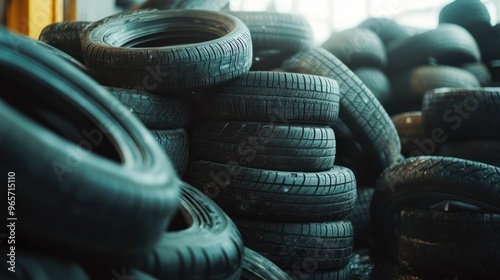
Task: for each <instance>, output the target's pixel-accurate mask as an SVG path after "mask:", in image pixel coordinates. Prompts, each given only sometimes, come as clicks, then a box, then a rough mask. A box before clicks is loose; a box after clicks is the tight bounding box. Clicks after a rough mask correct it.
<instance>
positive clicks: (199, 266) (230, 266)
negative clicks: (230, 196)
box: [132, 183, 244, 280]
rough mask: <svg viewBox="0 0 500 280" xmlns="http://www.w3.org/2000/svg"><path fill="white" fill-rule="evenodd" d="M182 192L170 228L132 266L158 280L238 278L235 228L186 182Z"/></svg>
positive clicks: (240, 259)
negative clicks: (152, 247)
mask: <svg viewBox="0 0 500 280" xmlns="http://www.w3.org/2000/svg"><path fill="white" fill-rule="evenodd" d="M181 191H182V195H181V201H180V207H179V211H178V213H177V216H176V217H175V218H174V220H173V222H172V224H171V225H170V227H169V229H168V230H167V231H166V232H165V233H164V234H163V236H162V238H161V240H160V242H159V243H158V244H157V245H156V247H155V248H154V249H153V250H151V251H150V252H149V253H147V254H145V255H143V256H142V257H141V258H140V259H137V261H136V262H135V263H134V264H133V265H132V266H133V267H135V268H137V269H140V270H142V271H144V272H146V273H149V274H151V275H153V276H154V277H157V278H159V279H193V280H195V279H220V280H223V279H233V280H237V279H239V277H240V273H241V267H242V262H243V248H244V247H243V242H242V239H241V235H240V233H239V231H238V229H237V228H236V226H235V225H234V223H233V222H232V220H231V219H230V218H229V217H228V216H227V215H226V213H225V212H224V211H223V210H222V209H220V207H218V206H217V204H215V203H214V202H213V201H212V200H211V199H210V198H208V197H207V196H205V195H204V194H203V193H202V192H200V191H198V190H197V189H195V188H194V187H192V186H190V185H188V184H185V183H183V184H182V187H181Z"/></svg>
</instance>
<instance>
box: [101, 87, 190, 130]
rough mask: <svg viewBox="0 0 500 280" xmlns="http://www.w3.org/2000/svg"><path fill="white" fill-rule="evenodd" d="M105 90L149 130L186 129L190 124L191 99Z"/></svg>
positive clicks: (129, 90)
mask: <svg viewBox="0 0 500 280" xmlns="http://www.w3.org/2000/svg"><path fill="white" fill-rule="evenodd" d="M107 90H108V91H109V92H110V93H111V95H113V96H114V97H115V98H117V99H118V100H120V102H121V103H122V104H123V105H124V106H125V107H127V108H128V109H129V111H130V112H132V113H133V114H134V115H135V116H136V117H137V118H139V120H141V122H142V123H143V124H144V125H145V126H146V127H147V128H149V129H174V128H186V127H187V126H188V125H189V124H190V122H191V114H192V106H193V104H192V101H191V99H188V98H184V99H174V98H166V97H163V96H159V95H155V94H150V93H148V92H146V91H141V90H133V89H124V88H115V87H107Z"/></svg>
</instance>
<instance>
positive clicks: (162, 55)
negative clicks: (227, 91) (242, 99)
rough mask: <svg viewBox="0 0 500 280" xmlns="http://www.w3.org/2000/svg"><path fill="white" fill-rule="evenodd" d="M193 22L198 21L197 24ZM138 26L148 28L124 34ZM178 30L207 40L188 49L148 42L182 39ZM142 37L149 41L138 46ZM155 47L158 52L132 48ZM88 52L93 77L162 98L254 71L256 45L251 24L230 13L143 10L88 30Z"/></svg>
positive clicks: (85, 47) (85, 43)
mask: <svg viewBox="0 0 500 280" xmlns="http://www.w3.org/2000/svg"><path fill="white" fill-rule="evenodd" d="M189 18H196V19H197V20H196V21H194V23H193V22H189V21H187V20H186V19H189ZM166 22H168V23H169V24H165V23H166ZM134 23H137V24H139V23H140V24H141V25H146V26H148V28H142V29H140V31H139V30H136V29H134V28H128V29H126V32H125V31H123V30H122V29H120V28H122V27H123V26H126V25H128V26H133V24H134ZM167 26H168V27H167ZM172 26H176V28H178V29H182V31H183V34H186V33H189V32H191V33H195V35H193V36H194V37H196V36H199V37H203V40H205V41H203V42H202V43H191V44H188V43H186V42H185V41H183V39H180V42H179V43H182V44H184V45H183V47H179V46H177V45H173V46H172V45H167V46H165V44H163V46H160V47H154V45H155V43H156V41H155V40H153V39H150V40H147V38H151V36H153V38H155V37H154V36H156V37H158V36H160V35H159V34H161V36H163V37H161V36H160V37H161V38H156V40H160V39H161V40H165V39H170V40H178V39H179V37H176V36H178V34H177V33H176V32H177V31H179V30H178V29H176V28H173V27H172ZM138 32H142V33H141V35H142V37H141V38H146V39H143V40H145V42H142V43H134V42H135V41H134V38H137V36H138V34H137V33H138ZM110 34H112V35H113V36H111V35H110ZM199 37H198V38H199ZM206 37H210V39H211V40H208V41H206V40H207V38H206ZM213 37H216V38H217V39H214V38H213ZM183 38H184V37H183ZM138 40H139V39H138ZM149 43H151V44H152V45H153V47H148V48H137V47H127V44H132V45H133V44H136V46H141V45H144V44H145V45H148V44H149ZM82 49H83V54H84V58H85V64H86V66H87V69H88V70H89V73H90V74H91V75H92V76H93V77H94V78H95V79H97V80H98V81H99V82H100V83H101V84H103V85H106V86H113V87H121V88H133V89H143V90H146V91H149V92H151V93H154V94H160V95H169V94H173V93H182V92H191V91H193V90H198V89H202V88H207V87H211V86H215V85H218V84H222V83H225V82H227V81H229V80H231V79H234V78H236V77H239V76H240V75H242V74H243V73H246V72H248V70H249V69H250V67H251V64H252V42H251V37H250V32H249V31H248V28H247V27H246V26H245V24H244V23H243V22H241V21H240V20H239V19H237V18H236V17H233V16H230V15H227V14H225V13H224V12H213V11H208V10H188V9H181V10H138V11H133V12H125V13H120V14H117V15H113V16H110V17H107V18H104V19H102V20H100V21H97V22H94V23H93V24H92V25H90V26H89V27H88V28H87V29H85V32H84V36H83V41H82Z"/></svg>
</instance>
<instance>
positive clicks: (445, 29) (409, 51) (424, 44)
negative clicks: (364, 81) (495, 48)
mask: <svg viewBox="0 0 500 280" xmlns="http://www.w3.org/2000/svg"><path fill="white" fill-rule="evenodd" d="M388 58H389V72H390V73H392V74H394V73H398V72H401V71H407V70H409V69H411V68H413V67H416V66H419V65H424V64H428V63H429V60H430V59H431V58H432V59H434V60H435V62H436V63H437V64H443V65H461V64H464V63H468V62H476V61H479V60H480V59H481V54H480V51H479V47H478V45H477V43H476V40H475V39H474V38H473V37H472V35H471V34H470V33H469V32H468V31H467V30H465V29H464V28H463V27H461V26H458V25H455V24H441V25H439V26H438V27H437V28H436V29H433V30H429V31H426V32H423V33H420V34H417V35H414V36H411V37H409V38H407V39H405V40H403V41H401V42H399V43H398V44H397V45H395V46H393V47H392V48H391V49H389V50H388Z"/></svg>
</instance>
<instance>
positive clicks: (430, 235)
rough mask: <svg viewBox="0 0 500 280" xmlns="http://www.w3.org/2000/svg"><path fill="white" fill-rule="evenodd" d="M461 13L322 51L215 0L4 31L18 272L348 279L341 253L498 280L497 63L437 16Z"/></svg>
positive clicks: (260, 16) (274, 21) (339, 40)
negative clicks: (360, 250)
mask: <svg viewBox="0 0 500 280" xmlns="http://www.w3.org/2000/svg"><path fill="white" fill-rule="evenodd" d="M478 3H480V2H479V1H464V0H459V1H456V2H453V3H452V4H450V5H449V6H447V7H445V8H444V9H443V12H442V15H443V16H442V19H441V18H440V19H441V21H442V22H443V24H441V25H440V26H439V27H438V28H436V29H435V30H417V29H413V28H408V27H405V26H401V25H399V24H397V23H396V22H394V21H391V20H388V19H378V18H371V19H367V20H366V21H364V22H363V23H362V24H360V26H359V27H356V28H353V29H351V30H346V31H343V32H340V33H335V34H332V38H330V39H329V40H327V41H326V42H325V43H324V44H323V45H322V46H320V47H315V46H313V45H312V41H313V40H312V39H313V38H312V31H311V28H310V26H309V25H308V23H307V21H306V20H304V19H303V18H301V17H299V16H296V15H290V14H279V13H271V12H239V11H228V10H227V7H228V5H227V4H228V2H227V0H226V1H194V0H193V1H182V3H181V2H180V1H159V0H150V1H147V2H146V3H145V4H144V5H143V6H142V7H138V8H137V11H130V12H125V13H120V14H116V15H113V16H110V17H107V18H105V19H102V20H100V21H97V22H62V23H56V24H53V25H50V26H48V27H47V28H46V29H45V30H44V31H43V32H42V34H41V36H40V41H35V40H30V39H26V38H21V37H19V36H17V35H14V34H10V33H8V32H7V31H5V30H2V31H1V32H2V33H0V35H1V36H2V38H3V39H2V42H4V44H2V47H3V48H4V49H6V50H8V52H9V53H10V54H12V55H13V57H15V59H18V61H19V62H17V64H16V63H15V62H12V60H9V59H8V56H0V58H1V59H2V62H3V63H2V64H1V65H3V66H2V67H3V69H2V73H3V74H4V73H5V76H3V77H5V78H4V81H5V83H11V84H12V83H13V82H14V83H15V85H16V86H19V87H20V89H24V90H21V91H22V92H24V93H23V94H24V95H23V94H22V93H19V94H16V95H6V96H5V97H2V99H1V100H2V101H7V103H6V104H8V105H4V103H1V105H2V106H4V107H5V110H3V109H2V110H0V112H2V113H3V115H4V116H6V117H7V118H8V120H9V122H6V125H5V124H3V126H0V128H2V134H5V135H7V132H9V136H8V137H6V140H4V139H2V141H0V145H1V146H0V147H1V149H2V156H3V155H5V157H3V158H14V159H16V160H18V162H17V163H16V164H14V165H12V164H11V163H10V162H8V163H6V164H4V163H2V165H1V167H2V169H1V170H2V172H4V171H5V173H7V172H8V170H7V168H13V169H16V170H23V171H24V170H25V174H29V176H26V178H25V179H24V180H27V181H21V180H19V182H18V184H19V192H20V194H19V198H18V200H19V209H21V210H23V209H24V211H22V217H23V219H25V221H26V222H25V225H26V226H24V227H20V228H19V229H18V231H19V232H20V234H21V235H22V236H23V235H24V236H25V239H23V240H22V242H21V241H20V242H19V243H21V244H23V243H24V244H26V245H25V246H26V247H25V248H26V253H27V254H28V256H27V257H25V258H31V257H30V256H29V252H32V251H33V252H37V254H40V252H44V253H43V255H44V256H47V257H50V258H55V260H53V259H50V260H47V264H46V266H45V265H44V264H42V265H41V266H39V268H38V270H39V271H31V268H30V266H29V265H26V266H25V267H22V266H21V264H19V265H20V266H21V268H20V269H22V270H23V271H24V272H23V273H25V275H24V276H21V277H24V278H20V279H39V278H37V277H36V276H33V275H40V274H42V273H49V272H50V273H57V274H51V277H49V278H52V279H56V278H57V279H62V278H64V279H89V278H90V279H110V278H113V277H114V278H116V279H120V277H125V276H128V275H130V277H133V276H135V277H137V278H136V279H151V278H150V277H153V279H154V278H157V279H200V278H206V279H239V278H240V277H241V279H288V278H292V279H337V280H338V279H350V278H351V274H352V272H351V268H352V266H351V265H349V264H348V262H349V259H350V258H351V255H352V252H353V246H355V245H358V246H361V245H362V246H366V245H368V247H369V248H370V250H372V251H373V253H374V254H381V255H383V259H384V260H387V261H390V260H391V261H393V262H394V263H396V264H398V265H401V267H402V268H403V270H402V271H399V272H398V273H399V274H397V275H393V277H392V278H400V277H403V276H410V277H442V278H444V277H451V278H454V277H460V278H461V277H481V278H484V279H487V278H488V279H489V278H493V279H494V278H497V276H498V275H500V272H498V268H497V267H495V265H494V264H495V263H498V256H499V251H500V248H499V247H500V245H499V244H500V240H499V239H500V237H499V234H498V232H500V230H499V222H500V220H499V217H500V215H499V214H498V213H499V211H498V210H499V209H498V208H499V207H500V206H499V205H500V202H499V201H498V200H499V196H498V192H499V191H500V190H499V188H500V172H499V171H500V170H499V169H498V167H495V166H493V164H495V163H496V162H497V159H498V157H496V156H495V155H496V154H493V152H496V151H498V148H496V147H497V141H496V140H495V139H496V137H497V136H498V132H497V131H498V130H497V129H496V128H497V127H498V126H497V124H498V123H499V118H498V114H499V113H498V110H496V102H497V101H496V100H498V98H499V97H498V94H499V92H500V91H499V90H497V89H496V88H487V87H481V86H494V83H495V82H496V81H495V74H494V67H493V65H494V60H495V59H497V58H496V57H495V56H496V55H500V53H497V52H495V51H491V50H492V49H493V48H492V47H491V46H492V45H493V44H494V43H495V41H494V39H488V40H489V41H488V43H485V42H479V39H478V38H480V36H479V35H474V34H472V33H471V31H469V30H472V29H470V28H469V27H468V24H469V23H470V22H467V21H466V22H454V21H453V15H454V14H456V13H457V12H455V11H454V12H451V13H449V15H448V19H447V17H446V16H445V15H446V12H445V11H446V9H452V10H453V9H457V8H454V6H453V5H455V6H458V7H461V6H462V5H465V6H467V5H470V6H472V8H471V7H469V6H467V7H468V8H462V9H466V10H469V11H470V10H473V9H477V10H479V12H477V13H472V14H473V15H477V16H476V17H475V18H481V16H484V13H482V12H480V9H482V7H483V6H481V5H480V4H478ZM450 6H451V8H450ZM151 8H153V9H151ZM171 8H175V9H176V10H171ZM191 8H197V9H198V10H188V9H191ZM483 8H484V7H483ZM157 9H162V10H157ZM210 9H212V10H217V11H223V12H211V11H209V10H210ZM450 15H451V16H450ZM450 17H451V18H452V19H450ZM470 18H474V17H470ZM483 19H484V18H483ZM445 22H446V23H445ZM457 23H458V24H460V25H458V24H457ZM474 26H476V25H474ZM466 27H467V28H466ZM474 30H478V31H477V32H478V33H476V34H484V33H488V32H489V33H492V32H494V30H496V28H495V27H491V26H490V25H489V22H488V24H487V25H486V24H484V20H483V23H482V24H479V25H478V27H477V29H474ZM481 30H483V31H484V30H488V31H487V32H486V31H484V33H481V32H482V31H481ZM489 33H488V34H489ZM186 34H189V35H190V36H187V37H186V36H184V35H186ZM471 34H472V35H471ZM183 36H184V37H183ZM482 38H485V39H484V40H485V41H486V38H488V36H484V37H482ZM492 40H493V41H492ZM43 42H45V43H46V44H44V43H43ZM478 45H479V47H478ZM51 46H53V47H56V48H58V49H60V50H62V51H63V52H61V51H58V50H57V49H54V48H51ZM488 51H490V52H489V53H488ZM33 53H35V54H33ZM49 53H52V54H56V55H57V56H60V57H62V58H63V59H64V60H66V61H63V60H61V59H56V58H53V56H50V57H48V59H47V58H43V57H44V56H49ZM483 53H488V54H487V55H484V54H483ZM68 54H69V55H70V56H68ZM25 57H27V58H25ZM33 57H34V58H36V59H33ZM29 59H31V60H29ZM481 59H482V60H481ZM37 60H39V61H37ZM52 60H53V62H52ZM24 62H30V65H29V66H28V65H26V64H23V63H24ZM481 62H482V63H483V64H481ZM12 65H14V66H12ZM59 65H62V66H59ZM17 69H22V70H17ZM14 70H15V71H14ZM40 70H42V71H40ZM44 70H45V71H44ZM20 71H21V72H20ZM10 72H12V73H10ZM19 73H22V74H23V75H24V76H23V75H14V74H19ZM51 75H52V76H51ZM19 76H20V77H21V78H19ZM15 77H18V78H15ZM492 78H493V79H492ZM26 79H28V80H30V81H34V82H35V85H40V86H39V87H40V88H42V89H46V90H45V91H43V92H45V94H44V95H41V96H42V97H40V96H37V95H36V94H30V92H32V91H34V90H35V89H36V90H35V91H34V92H35V93H38V92H40V89H37V87H36V86H34V87H33V86H32V87H27V86H26V84H25V82H24V81H25V80H26ZM98 83H99V84H100V85H99V84H98ZM450 88H456V89H450ZM68 89H70V90H68ZM21 91H20V92H21ZM403 92H404V93H403ZM47 93H48V94H49V95H48V96H47ZM50 94H53V95H56V96H57V97H58V98H55V97H54V98H51V97H50ZM18 95H19V96H20V97H19V98H17V96H18ZM44 97H45V98H44ZM61 97H62V98H61ZM21 98H29V99H31V100H34V103H35V105H33V106H26V105H23V104H24V103H23V102H22V101H21ZM45 100H49V101H45ZM85 100H90V101H85ZM89 103H90V104H89ZM9 105H10V106H13V107H15V108H16V109H17V110H18V111H21V112H22V113H24V114H25V115H27V116H29V117H31V118H32V119H33V120H35V121H37V122H38V123H39V125H38V126H36V128H37V130H35V129H31V130H30V128H33V127H34V124H33V121H31V122H26V120H25V119H21V118H20V117H19V116H18V115H16V113H15V112H14V111H13V110H11V109H10V108H9ZM37 106H38V107H37ZM420 108H422V109H421V111H422V113H421V114H420V112H415V111H411V112H410V111H409V110H417V109H420ZM46 111H48V112H49V114H47V113H43V112H46ZM102 111H105V112H106V113H102ZM110 112H111V113H110ZM131 113H132V114H131ZM399 113H403V114H405V115H404V116H402V117H401V116H397V114H399ZM11 115H12V116H11ZM134 115H135V116H134ZM445 115H446V116H445ZM75 116H76V117H75ZM89 116H90V117H89ZM337 116H338V117H337ZM391 117H392V119H391ZM136 118H137V119H138V120H140V122H139V121H137V120H136ZM79 119H84V120H85V121H80V120H79ZM89 119H91V121H89ZM124 120H125V121H124ZM20 121H24V122H25V123H26V124H27V125H26V127H25V128H24V127H23V125H21V124H20V123H16V122H20ZM40 124H41V125H44V126H45V127H46V128H44V129H41V126H40ZM75 126H76V128H75ZM12 127H17V130H15V131H16V133H12V131H11V130H12ZM47 128H49V129H51V130H52V131H53V132H55V133H57V134H59V135H60V136H62V138H66V139H68V140H70V141H72V142H74V143H78V145H79V146H80V147H78V145H74V144H71V145H70V144H69V142H68V141H65V140H62V139H61V138H54V137H53V134H54V133H52V134H51V133H48V129H47ZM80 131H81V132H80ZM148 131H149V132H148ZM402 132H405V133H406V134H404V133H402ZM37 133H39V134H40V135H38V134H37ZM47 134H49V136H47ZM123 135H126V136H123ZM404 135H406V136H405V137H404ZM415 135H417V137H415ZM97 136H102V137H98V138H97V139H96V138H95V137H97ZM47 137H48V138H47ZM413 137H415V138H413ZM31 138H34V139H35V140H36V141H34V142H23V143H21V142H22V139H31ZM445 138H446V139H445ZM443 139H445V140H443ZM49 140H51V141H55V142H54V144H50V141H49ZM91 140H100V141H96V143H97V144H95V143H94V142H92V141H91ZM415 140H418V141H415ZM449 140H452V141H449ZM20 143H21V144H22V145H20V148H17V149H9V148H6V147H14V146H16V145H18V144H20ZM87 143H89V144H88V145H87ZM401 143H403V149H401ZM448 143H450V146H449V147H447V148H446V149H444V148H442V147H443V145H444V144H448ZM407 145H414V146H413V147H411V146H410V147H409V148H408V146H407ZM128 146H132V148H127V147H128ZM415 146H416V147H417V148H418V150H417V149H415ZM464 146H466V147H467V148H465V149H464V148H463V147H464ZM470 146H472V147H475V148H476V152H470V153H468V152H467V150H470V149H469V148H468V147H470ZM422 147H424V149H422ZM75 149H76V150H78V151H79V154H80V155H86V156H80V158H76V159H77V161H76V163H75V161H74V160H75V158H74V155H73V154H71V153H70V152H68V151H69V150H75ZM83 149H85V150H83ZM40 150H47V151H48V152H46V153H43V155H42V156H41V157H39V159H38V160H39V162H40V161H41V163H42V164H43V165H44V168H40V169H37V167H36V166H34V164H31V163H30V159H31V158H32V156H30V155H31V152H33V153H36V152H39V151H40ZM427 150H433V151H432V152H426V151H427ZM443 150H445V151H447V152H446V153H445V154H443ZM89 151H92V153H90V154H89V153H88V152H89ZM85 152H86V153H85ZM434 152H436V153H434ZM464 152H465V153H466V155H468V156H470V158H468V159H469V160H465V159H460V157H465V158H467V156H464V155H463V153H464ZM53 153H54V154H55V155H56V156H57V157H55V158H52V157H53ZM460 153H462V154H460ZM72 156H73V158H72ZM102 157H107V158H108V159H111V161H110V160H108V161H103V160H102ZM472 157H474V158H472ZM78 159H79V160H78ZM72 160H73V161H72ZM480 161H483V162H485V163H481V162H480ZM61 162H65V163H66V164H63V165H58V164H59V163H61ZM4 169H5V170H4ZM55 170H56V172H55ZM47 174H49V175H47ZM51 174H55V175H57V176H54V175H51ZM120 174H122V175H120ZM61 176H64V178H68V180H66V179H65V180H64V181H61V180H60V178H62V177H61ZM27 177H30V178H29V180H28V178H27ZM45 177H46V178H45ZM35 182H36V183H35ZM61 182H63V183H61ZM31 185H33V186H34V185H37V186H38V188H36V189H33V188H28V187H25V186H31ZM89 185H91V186H92V187H91V188H90V189H89V190H88V191H86V189H87V188H88V186H89ZM191 185H192V186H193V187H191ZM21 186H22V187H24V188H25V189H24V190H23V189H21ZM40 186H43V188H40ZM150 190H152V191H151V192H150ZM167 190H168V191H167ZM179 190H180V191H179ZM203 192H204V193H205V194H203ZM179 193H180V195H179ZM47 197H55V198H56V199H55V200H52V201H53V204H47V202H46V201H48V198H47ZM23 200H25V201H27V202H29V203H30V204H32V205H29V204H25V205H24V206H23V205H22V201H23ZM25 203H26V202H25ZM23 207H24V208H23ZM33 207H36V209H37V211H33V209H34V208H33ZM353 208H354V209H353ZM28 210H29V211H28ZM34 212H35V213H34ZM62 213H65V214H62ZM20 215H21V214H20ZM25 216H26V217H25ZM20 217H21V216H20ZM43 217H45V218H43ZM47 217H49V218H47ZM62 221H64V223H61V222H62ZM42 225H43V226H44V227H42ZM48 225H49V227H50V225H52V227H50V228H51V230H46V227H47V226H48ZM130 241H134V242H130ZM364 241H368V242H367V243H366V244H364V243H363V242H364ZM40 244H43V245H40ZM134 246H135V247H134ZM48 248H50V250H48ZM47 252H53V253H51V254H47ZM61 256H62V257H63V258H62V259H64V260H65V261H62V260H61ZM20 258H24V256H22V255H21V256H20ZM38 258H40V257H38ZM38 258H34V260H32V262H33V261H37V260H38ZM66 261H69V262H71V263H72V264H71V265H68V264H66V263H65V262H66ZM49 262H50V263H49ZM58 262H59V263H58ZM26 263H29V262H28V261H26ZM4 265H5V264H4ZM276 265H277V266H276ZM82 268H83V269H82ZM143 272H144V273H148V274H150V276H146V275H143ZM375 272H377V271H375ZM2 273H3V272H2ZM85 274H87V275H85ZM49 275H50V274H49ZM240 275H241V276H240ZM30 277H31V278H30ZM141 277H142V278H141ZM384 277H385V278H384ZM379 279H387V274H386V275H385V276H379Z"/></svg>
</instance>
